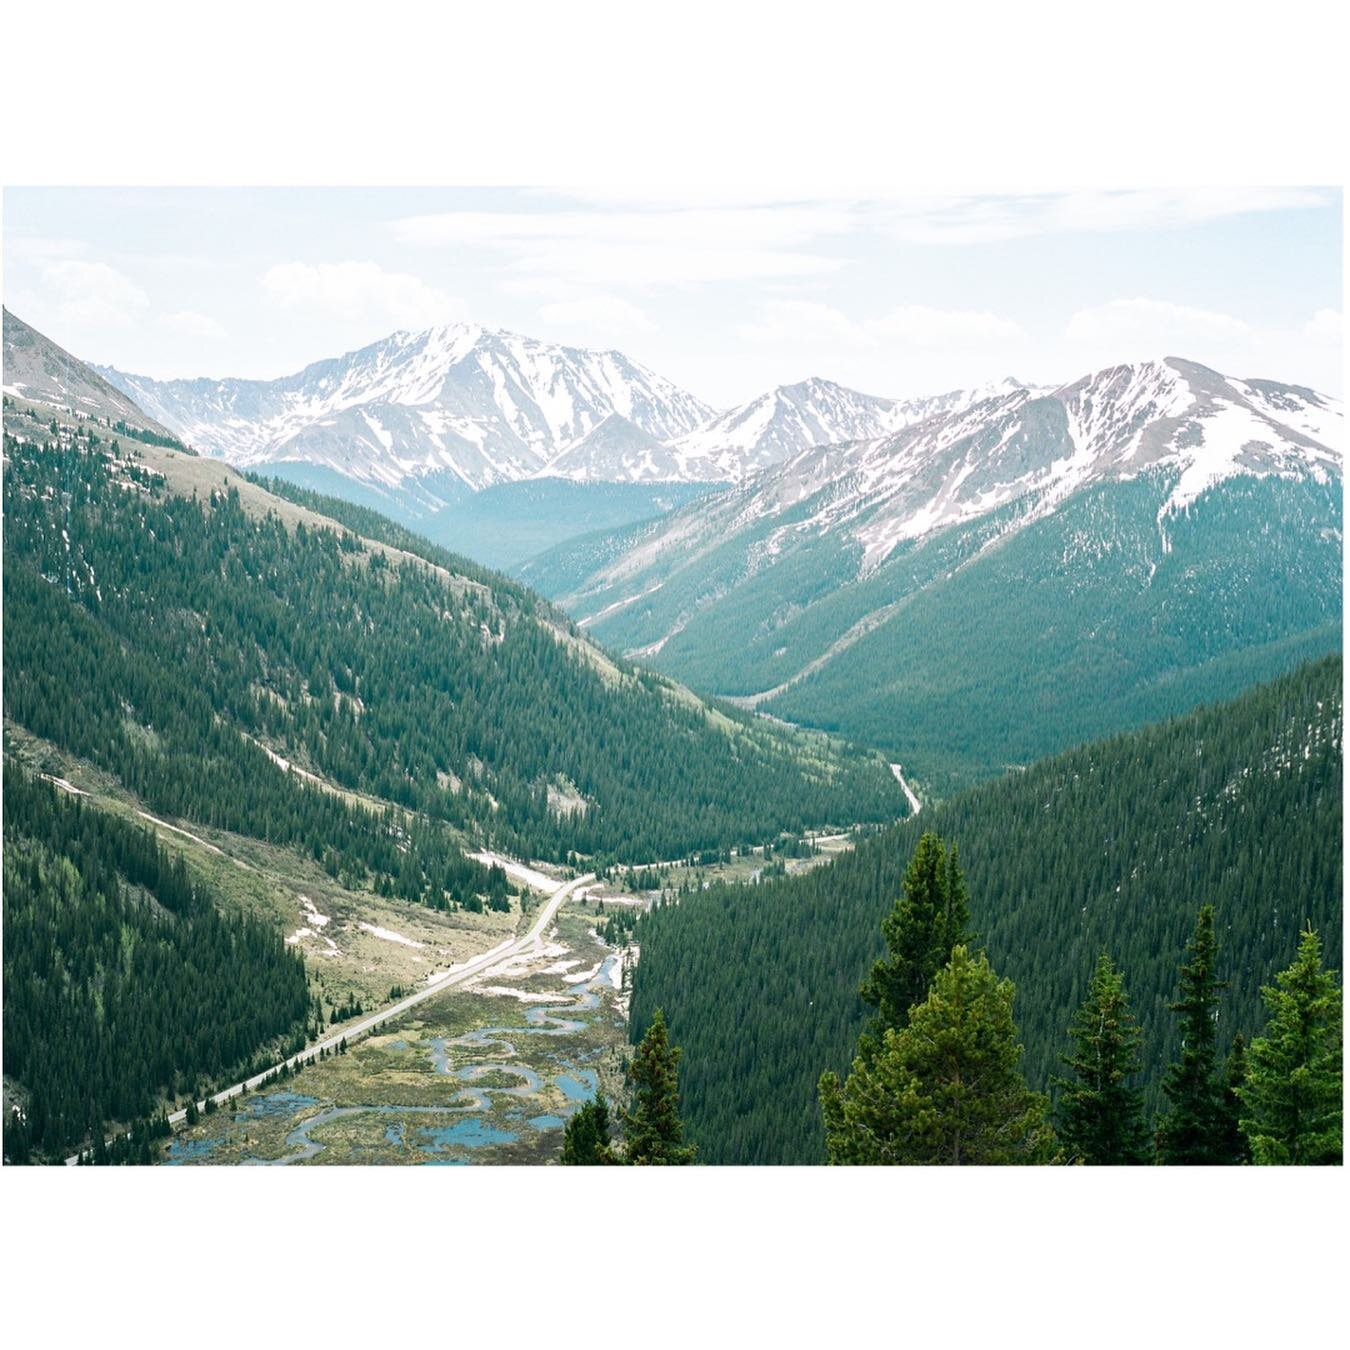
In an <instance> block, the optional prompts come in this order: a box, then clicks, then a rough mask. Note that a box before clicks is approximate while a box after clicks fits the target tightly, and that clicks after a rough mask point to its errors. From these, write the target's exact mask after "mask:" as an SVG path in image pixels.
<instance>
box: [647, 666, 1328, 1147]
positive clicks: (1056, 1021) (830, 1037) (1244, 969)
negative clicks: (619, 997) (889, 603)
mask: <svg viewBox="0 0 1350 1350" xmlns="http://www.w3.org/2000/svg"><path fill="white" fill-rule="evenodd" d="M1341 679H1342V663H1341V659H1340V658H1339V657H1330V658H1325V659H1322V660H1320V661H1317V662H1312V663H1308V664H1305V665H1303V666H1301V667H1300V668H1299V669H1297V670H1296V671H1294V672H1292V673H1290V674H1289V675H1286V676H1283V677H1281V678H1280V679H1277V680H1275V681H1273V682H1271V683H1268V684H1265V685H1262V686H1260V687H1258V688H1256V689H1254V690H1252V691H1250V692H1248V693H1247V694H1244V695H1242V696H1241V697H1239V698H1237V699H1235V700H1233V701H1231V702H1228V703H1224V704H1220V705H1216V706H1212V707H1208V708H1205V709H1202V710H1200V711H1197V712H1195V713H1191V714H1188V715H1186V716H1184V717H1181V718H1177V719H1175V720H1173V721H1170V722H1166V723H1162V724H1160V725H1157V726H1154V727H1149V728H1145V729H1143V730H1140V731H1138V732H1133V733H1129V734H1123V735H1119V736H1116V737H1113V738H1111V739H1109V740H1106V741H1101V742H1098V743H1095V744H1091V745H1087V746H1084V747H1082V748H1079V749H1076V750H1072V751H1069V752H1066V753H1064V754H1061V755H1059V756H1057V757H1055V758H1053V759H1050V760H1046V761H1043V762H1041V763H1039V764H1036V765H1033V766H1032V767H1031V768H1030V769H1028V770H1027V771H1025V772H1024V773H1019V774H1015V775H1012V776H1008V777H1005V778H1002V779H1000V780H997V781H995V782H992V783H988V784H986V785H984V786H982V787H979V788H976V789H973V790H970V791H968V792H966V793H964V794H961V795H959V796H957V797H955V798H952V799H950V800H949V801H947V802H946V803H944V804H942V805H940V806H938V807H937V808H935V809H932V810H927V811H925V812H923V814H922V815H921V816H920V817H918V818H917V819H915V820H913V821H908V822H905V823H903V824H901V825H899V826H897V827H895V828H893V829H891V830H889V831H886V832H885V833H883V834H881V835H879V836H876V837H874V838H871V839H868V840H866V841H864V842H863V843H862V844H861V845H860V846H859V847H858V848H857V849H856V850H855V851H854V852H853V853H851V854H848V855H845V856H844V857H842V858H841V859H839V860H838V861H837V862H835V863H833V864H831V865H829V866H826V867H820V868H818V869H816V870H814V871H811V872H809V873H806V874H805V875H802V876H799V877H791V878H785V879H777V880H773V881H766V882H763V883H761V884H760V885H758V886H756V887H753V888H748V889H747V888H745V887H734V886H722V887H716V888H712V889H709V890H707V891H704V892H702V893H696V894H692V895H689V896H686V897H684V898H682V899H681V900H680V902H679V903H678V905H666V906H664V907H661V908H659V909H657V910H655V911H653V912H652V913H650V914H649V915H647V916H645V917H644V918H642V919H641V920H640V922H639V924H638V929H637V939H636V940H637V941H638V942H639V943H640V946H641V952H642V957H641V961H640V963H639V964H638V967H637V970H636V974H635V978H634V995H633V1014H632V1025H633V1026H634V1027H642V1026H645V1025H646V1024H647V1022H648V1021H649V1020H650V1018H651V1015H652V1012H653V1010H654V1009H656V1008H658V1007H661V1008H664V1010H665V1012H666V1015H667V1018H668V1020H669V1023H670V1027H671V1035H672V1037H673V1038H674V1040H675V1041H676V1042H677V1043H678V1044H680V1045H681V1046H682V1047H683V1048H684V1050H685V1059H684V1076H683V1083H684V1110H685V1115H686V1119H687V1120H688V1122H689V1127H690V1136H691V1138H692V1140H693V1142H695V1143H696V1144H697V1145H698V1147H699V1151H700V1156H701V1157H703V1158H704V1159H705V1160H707V1161H709V1162H726V1163H764V1162H810V1161H820V1160H821V1159H822V1157H823V1152H822V1135H821V1125H820V1119H819V1114H818V1110H817V1105H816V1081H817V1079H818V1077H819V1075H820V1073H821V1072H822V1071H823V1070H825V1069H834V1070H836V1071H840V1072H842V1071H844V1070H846V1069H847V1067H848V1063H849V1058H850V1055H851V1053H852V1048H853V1045H854V1042H855V1040H856V1038H857V1034H858V1031H859V1029H860V1027H861V1025H862V1023H863V1020H864V1013H865V1011H866V1010H865V1007H864V1004H863V1003H862V1001H861V1000H860V999H859V997H858V987H859V985H860V983H861V981H862V980H863V977H864V976H865V975H866V973H867V971H868V970H869V968H870V966H871V963H872V962H873V961H874V959H875V958H876V957H877V956H878V955H879V954H880V952H881V950H882V938H881V932H880V923H881V920H882V918H883V916H884V915H885V914H886V913H887V912H888V911H889V909H890V907H891V905H892V903H893V901H894V900H895V898H896V897H897V895H898V893H899V889H900V883H901V878H902V876H903V873H904V870H905V866H906V863H907V861H908V859H909V857H910V854H911V852H912V851H913V848H914V846H915V844H916V842H917V840H918V838H919V836H920V833H921V832H922V831H923V830H928V829H931V830H935V831H937V832H938V833H939V834H940V835H942V836H943V837H944V838H945V839H948V840H950V841H953V842H955V844H956V845H957V846H958V848H959V850H960V859H961V865H962V866H963V868H964V869H965V872H966V878H967V881H968V884H969V891H970V910H971V920H972V924H973V927H974V929H975V931H976V933H977V936H978V942H979V943H980V944H982V945H984V946H985V947H986V949H987V951H988V953H989V957H990V960H991V961H992V962H993V963H994V965H995V967H996V968H997V970H998V971H999V972H1000V973H1001V974H1004V975H1007V976H1008V977H1010V978H1011V979H1012V980H1013V981H1014V983H1015V984H1016V988H1017V996H1016V1006H1015V1014H1016V1019H1017V1025H1018V1027H1019V1029H1020V1031H1021V1034H1022V1036H1023V1039H1024V1042H1025V1046H1026V1057H1025V1066H1026V1069H1027V1074H1028V1078H1029V1080H1030V1081H1031V1083H1032V1085H1033V1086H1034V1087H1037V1088H1042V1089H1043V1088H1046V1087H1047V1086H1048V1085H1049V1081H1050V1079H1051V1078H1052V1077H1053V1076H1054V1074H1055V1073H1056V1071H1057V1069H1058V1067H1059V1066H1058V1057H1059V1056H1060V1054H1062V1053H1064V1052H1066V1051H1067V1049H1068V1047H1069V1042H1068V1026H1069V1020H1070V1017H1071V1015H1072V1013H1073V1010H1074V1009H1075V1008H1076V1007H1077V1006H1078V1005H1079V1004H1080V1003H1081V1002H1082V1000H1083V998H1084V996H1085V993H1086V990H1087V986H1088V982H1089V980H1090V979H1091V976H1092V973H1093V966H1094V962H1095V960H1096V958H1097V956H1098V954H1099V953H1100V952H1102V951H1106V952H1109V953H1110V955H1111V957H1112V958H1113V960H1114V961H1115V963H1116V965H1117V966H1118V967H1119V968H1120V969H1121V970H1123V972H1124V976H1125V981H1126V986H1127V988H1128V990H1129V996H1130V999H1131V1002H1132V1003H1133V1006H1134V1008H1135V1010H1136V1012H1137V1013H1138V1016H1139V1019H1140V1022H1141V1024H1142V1028H1143V1035H1144V1041H1143V1046H1142V1054H1143V1062H1144V1071H1143V1084H1144V1087H1145V1090H1146V1094H1147V1098H1148V1100H1149V1102H1150V1104H1151V1105H1156V1104H1157V1099H1158V1093H1159V1089H1160V1081H1161V1075H1162V1069H1163V1067H1164V1065H1166V1064H1167V1063H1168V1062H1169V1060H1170V1059H1171V1058H1172V1057H1173V1056H1174V1055H1175V1052H1176V1048H1177V1047H1176V1045H1175V1043H1174V1041H1175V1036H1176V1032H1175V1026H1174V1019H1173V1018H1172V1016H1171V1015H1170V1014H1169V1012H1168V1004H1169V1002H1171V1000H1172V999H1173V998H1174V997H1175V996H1176V981H1177V970H1178V966H1179V964H1180V961H1181V958H1182V953H1183V950H1184V947H1185V944H1186V940H1187V937H1188V936H1189V934H1190V932H1191V929H1192V927H1193V925H1194V923H1195V916H1196V913H1197V911H1198V910H1199V908H1200V907H1201V906H1202V905H1203V904H1206V903H1212V904H1213V905H1214V907H1215V910H1216V920H1217V929H1218V940H1219V973H1220V976H1221V978H1223V979H1224V980H1226V981H1227V982H1228V984H1227V988H1226V989H1225V990H1224V991H1223V993H1222V996H1221V1000H1220V1025H1219V1028H1218V1030H1219V1040H1220V1044H1222V1045H1227V1043H1228V1041H1229V1040H1231V1038H1232V1036H1233V1034H1234V1033H1237V1032H1241V1033H1242V1034H1244V1035H1246V1036H1248V1037H1250V1035H1251V1034H1252V1033H1253V1032H1254V1031H1256V1030H1259V1028H1260V1027H1261V1025H1262V1020H1263V1013H1262V1009H1261V1003H1260V997H1259V990H1260V987H1261V985H1262V984H1264V983H1269V982H1270V980H1271V979H1272V977H1273V976H1274V974H1275V972H1277V971H1279V970H1282V969H1284V968H1285V967H1286V966H1287V965H1288V964H1289V963H1290V961H1291V960H1292V959H1293V956H1294V953H1295V951H1296V949H1297V947H1298V932H1299V929H1300V927H1301V926H1302V925H1303V924H1304V922H1305V921H1310V922H1311V923H1312V924H1313V926H1314V927H1315V928H1316V929H1317V930H1318V931H1319V932H1320V933H1322V934H1323V935H1324V936H1325V939H1326V958H1327V964H1328V965H1329V966H1330V967H1332V968H1339V966H1340V963H1341V924H1342V918H1341V913H1342V906H1341V857H1342V835H1341V813H1342V792H1341V758H1342V752H1341V723H1342V695H1341Z"/></svg>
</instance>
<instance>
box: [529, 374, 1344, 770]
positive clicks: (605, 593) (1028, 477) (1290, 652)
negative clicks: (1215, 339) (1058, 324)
mask: <svg viewBox="0 0 1350 1350" xmlns="http://www.w3.org/2000/svg"><path fill="white" fill-rule="evenodd" d="M1340 427H1341V414H1340V406H1339V404H1338V403H1337V402H1336V401H1335V400H1333V399H1330V398H1327V397H1325V396H1323V395H1319V394H1317V393H1315V392H1313V391H1311V390H1307V389H1302V388H1299V387H1297V386H1287V385H1275V384H1273V383H1271V382H1269V381H1239V380H1230V379H1226V378H1225V377H1224V376H1222V375H1219V374H1218V373H1216V372H1214V371H1211V370H1207V369H1206V368H1204V367H1202V366H1197V365H1195V364H1194V363H1191V362H1186V361H1181V360H1175V359H1172V360H1168V361H1165V362H1156V363H1150V364H1146V365H1141V366H1134V367H1116V368H1113V369H1110V370H1106V371H1101V372H1098V373H1097V374H1095V375H1093V376H1089V377H1086V378H1084V379H1083V380H1080V381H1077V382H1075V383H1074V384H1071V385H1067V386H1065V387H1063V388H1062V389H1058V390H1055V391H1053V392H1052V393H1050V394H1042V393H1037V392H1035V391H1031V390H1026V389H1020V388H1019V389H1014V390H1011V391H1009V392H1002V393H995V394H994V395H993V396H991V397H989V398H985V399H982V400H980V401H977V402H975V403H972V404H969V405H968V406H963V407H957V408H956V409H955V410H952V411H945V412H940V413H938V414H935V415H933V416H930V417H928V418H925V419H924V420H922V421H920V422H917V423H915V424H914V425H913V426H910V427H908V428H906V429H905V430H903V431H901V432H899V433H897V434H895V435H893V436H887V437H883V438H881V439H878V440H873V441H868V442H862V443H857V444H851V445H846V446H834V447H821V448H815V449H812V450H808V451H804V452H802V453H801V454H798V455H796V456H794V457H793V458H792V459H790V460H788V461H786V462H785V463H784V464H782V465H779V466H778V467H776V468H774V469H771V470H768V471H766V472H764V473H762V474H759V475H757V476H755V477H753V478H751V479H749V480H747V481H746V482H745V483H743V484H740V485H739V486H737V487H735V488H733V489H731V490H730V491H728V492H725V493H723V494H722V495H721V496H719V497H717V498H715V499H712V500H710V501H708V502H699V503H698V504H697V505H691V506H689V507H686V508H685V509H683V510H681V511H676V512H674V513H673V514H671V515H670V516H668V517H666V518H665V519H663V520H661V521H659V522H657V523H655V524H653V525H646V526H631V527H627V528H626V529H625V530H624V531H623V532H622V534H620V535H617V536H615V537H614V538H612V539H609V540H606V539H604V538H597V537H590V538H588V539H586V540H584V541H574V544H573V545H569V546H565V547H564V549H563V550H561V551H560V552H558V553H556V554H553V555H547V556H543V557H540V558H538V559H536V560H534V562H533V563H531V564H530V565H529V566H527V567H526V568H523V569H522V575H523V576H525V577H527V578H528V580H529V582H530V584H532V585H534V586H537V587H538V588H539V589H541V590H542V591H544V592H545V593H546V594H549V595H551V596H553V597H554V598H556V599H558V600H559V601H560V603H562V604H563V605H564V607H565V608H567V609H568V611H569V612H570V613H572V614H573V615H574V616H575V617H576V618H577V619H578V620H579V621H580V622H581V623H582V624H583V626H585V627H586V628H587V631H588V632H591V633H593V634H594V635H596V636H597V637H599V638H600V639H601V640H603V641H605V642H607V643H609V644H610V645H613V646H617V647H620V648H621V649H623V650H625V651H628V652H630V653H634V654H640V656H641V659H644V660H649V661H651V662H653V663H655V664H658V665H660V666H661V667H662V668H663V669H666V670H669V671H670V672H671V673H673V674H676V675H678V676H679V677H680V678H682V679H685V680H687V681H689V682H690V683H692V684H693V685H694V686H695V687H697V688H700V689H703V690H705V691H709V692H716V693H720V694H724V695H734V696H738V697H741V698H746V699H748V700H751V701H753V702H754V703H755V704H756V705H757V706H760V707H763V708H764V709H766V710H768V711H770V712H773V713H775V714H777V715H779V716H782V717H786V718H789V719H793V720H801V721H804V722H808V723H811V724H813V725H818V726H822V727H827V728H830V729H833V730H837V731H840V732H841V733H843V734H846V735H849V736H853V737H856V738H858V739H863V740H868V741H870V742H871V743H873V744H877V745H881V746H883V747H885V748H886V749H887V750H888V751H890V752H891V753H892V754H893V756H894V757H896V758H899V759H901V760H902V761H903V762H904V763H905V764H906V766H907V767H908V768H912V769H914V771H915V772H916V773H917V774H918V775H919V777H920V778H923V779H926V780H928V782H929V785H930V787H933V788H936V789H938V790H939V791H946V790H950V788H951V787H952V786H954V785H957V784H959V783H961V782H968V781H971V779H972V778H975V777H979V776H981V775H984V774H987V773H990V772H994V771H997V770H998V769H1000V768H1001V767H1003V766H1005V765H1008V764H1017V763H1026V762H1027V761H1028V760H1030V759H1033V758H1036V757H1038V756H1039V755H1041V754H1044V753H1047V752H1050V751H1053V750H1055V749H1057V748H1060V747H1062V746H1064V745H1067V744H1071V743H1073V742H1074V741H1076V740H1081V739H1084V738H1086V737H1090V736H1092V735H1097V734H1101V733H1103V732H1106V731H1109V730H1112V729H1114V728H1116V727H1122V726H1129V725H1136V724H1137V723H1138V722H1139V721H1142V720H1147V719H1148V718H1150V717H1156V716H1161V715H1165V714H1167V713H1170V712H1176V711H1181V710H1183V709H1184V708H1186V707H1188V706H1193V705H1194V703H1196V702H1197V701H1199V700H1201V699H1204V698H1212V697H1220V696H1223V695H1225V694H1229V693H1233V692H1236V690H1237V689H1239V688H1241V687H1243V685H1244V684H1246V683H1249V682H1251V681H1252V680H1254V679H1258V678H1262V677H1267V676H1270V675H1273V674H1275V673H1277V672H1278V671H1279V670H1281V669H1286V668H1288V665H1289V664H1291V663H1292V662H1294V661H1296V660H1298V659H1300V658H1301V657H1302V656H1306V655H1312V654H1315V653H1317V652H1319V651H1325V650H1328V649H1330V648H1333V647H1335V646H1336V645H1338V643H1339V631H1340V629H1339V623H1340V604H1341V567H1340V531H1341V475H1342V467H1341V466H1342V450H1341V443H1340V436H1341V431H1340ZM1254 540H1260V541H1261V542H1260V544H1259V545H1257V544H1254V542H1253V541H1254ZM588 563H589V564H590V566H591V570H590V572H589V574H588V575H582V573H583V572H585V570H586V567H587V565H588Z"/></svg>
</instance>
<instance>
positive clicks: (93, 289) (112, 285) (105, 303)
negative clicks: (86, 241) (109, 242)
mask: <svg viewBox="0 0 1350 1350" xmlns="http://www.w3.org/2000/svg"><path fill="white" fill-rule="evenodd" d="M41 276H42V285H43V288H44V291H45V293H46V295H47V296H48V297H49V298H50V299H51V300H52V301H54V302H55V306H56V312H57V314H58V316H59V318H60V321H61V322H62V323H63V324H67V325H72V326H74V325H104V324H110V325H113V326H123V325H126V324H130V323H131V322H132V321H133V319H135V318H136V316H137V315H138V314H140V313H141V312H142V311H144V310H145V308H146V307H147V306H148V305H149V303H150V298H149V296H147V295H146V293H145V292H144V291H143V290H142V289H141V288H140V287H139V286H138V285H137V284H136V283H135V282H134V281H132V280H131V278H130V277H128V276H126V275H124V274H123V273H121V272H119V271H118V270H117V269H116V268H115V267H109V266H108V264H107V263H101V262H86V261H85V260H84V259H82V258H61V259H58V260H57V261H55V262H48V263H44V264H43V266H42V272H41Z"/></svg>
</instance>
